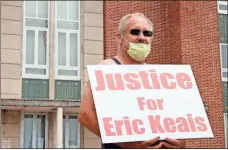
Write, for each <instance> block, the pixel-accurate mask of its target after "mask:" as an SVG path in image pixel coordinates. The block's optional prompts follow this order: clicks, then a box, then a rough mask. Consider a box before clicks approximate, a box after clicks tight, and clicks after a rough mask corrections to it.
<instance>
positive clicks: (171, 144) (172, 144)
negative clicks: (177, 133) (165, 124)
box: [162, 138, 185, 149]
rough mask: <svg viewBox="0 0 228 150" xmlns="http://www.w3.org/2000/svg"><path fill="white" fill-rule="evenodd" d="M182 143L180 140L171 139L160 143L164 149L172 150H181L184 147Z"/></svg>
mask: <svg viewBox="0 0 228 150" xmlns="http://www.w3.org/2000/svg"><path fill="white" fill-rule="evenodd" d="M184 143H185V142H184V141H182V140H177V139H172V138H165V140H164V141H162V146H163V147H164V148H173V149H178V148H183V147H184Z"/></svg>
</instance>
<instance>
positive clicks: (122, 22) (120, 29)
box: [118, 13, 154, 34]
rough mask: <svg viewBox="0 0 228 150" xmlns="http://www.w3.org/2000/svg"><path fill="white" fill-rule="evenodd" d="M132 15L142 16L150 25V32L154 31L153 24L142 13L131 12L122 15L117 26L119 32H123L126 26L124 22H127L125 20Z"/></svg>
mask: <svg viewBox="0 0 228 150" xmlns="http://www.w3.org/2000/svg"><path fill="white" fill-rule="evenodd" d="M133 16H141V17H144V18H145V19H146V20H147V22H148V23H149V24H150V25H151V27H152V32H153V31H154V25H153V23H152V22H151V21H150V19H148V18H147V17H146V16H145V15H144V14H143V13H133V14H127V15H125V16H123V17H122V18H121V19H120V23H119V28H118V31H119V32H120V34H123V32H124V30H125V28H126V22H127V20H128V19H130V18H131V17H133Z"/></svg>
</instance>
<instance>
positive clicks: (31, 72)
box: [25, 68, 46, 75]
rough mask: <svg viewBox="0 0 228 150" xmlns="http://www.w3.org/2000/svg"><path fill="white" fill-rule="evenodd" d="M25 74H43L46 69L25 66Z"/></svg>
mask: <svg viewBox="0 0 228 150" xmlns="http://www.w3.org/2000/svg"><path fill="white" fill-rule="evenodd" d="M25 73H26V74H38V75H45V74H46V70H45V69H32V68H26V69H25Z"/></svg>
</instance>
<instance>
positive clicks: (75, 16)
mask: <svg viewBox="0 0 228 150" xmlns="http://www.w3.org/2000/svg"><path fill="white" fill-rule="evenodd" d="M55 4H56V9H55V12H56V13H55V14H56V15H55V16H56V17H55V29H56V30H55V45H56V46H55V54H56V55H55V58H56V59H55V60H56V62H55V64H56V67H55V78H56V79H60V80H80V2H79V1H56V3H55Z"/></svg>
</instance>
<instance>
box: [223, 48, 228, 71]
mask: <svg viewBox="0 0 228 150" xmlns="http://www.w3.org/2000/svg"><path fill="white" fill-rule="evenodd" d="M227 46H228V45H221V51H222V68H228V66H227V62H228V59H227V54H228V53H227V51H228V50H227Z"/></svg>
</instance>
